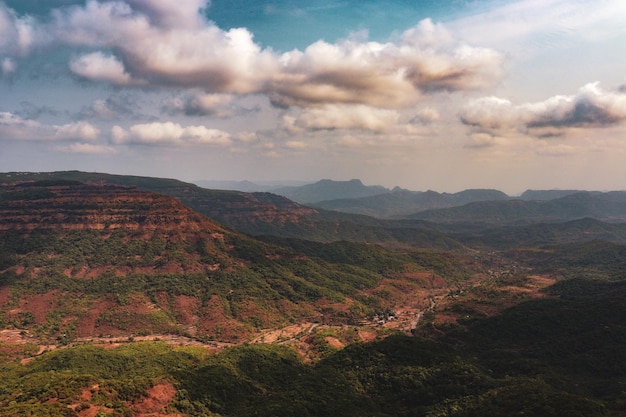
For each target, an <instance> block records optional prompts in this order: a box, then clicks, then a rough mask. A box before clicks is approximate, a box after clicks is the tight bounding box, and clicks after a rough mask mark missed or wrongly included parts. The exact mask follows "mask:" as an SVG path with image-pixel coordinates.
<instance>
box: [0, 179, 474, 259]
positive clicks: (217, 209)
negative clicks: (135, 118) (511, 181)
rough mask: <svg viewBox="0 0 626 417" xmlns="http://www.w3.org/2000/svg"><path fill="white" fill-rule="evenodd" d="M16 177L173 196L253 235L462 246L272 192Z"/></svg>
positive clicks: (413, 226) (429, 230) (427, 230)
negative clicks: (307, 205)
mask: <svg viewBox="0 0 626 417" xmlns="http://www.w3.org/2000/svg"><path fill="white" fill-rule="evenodd" d="M16 181H19V182H24V181H78V182H82V183H90V184H99V185H100V184H113V185H122V186H134V187H137V188H138V189H141V190H146V191H154V192H158V193H162V194H165V195H169V196H171V197H174V198H176V199H178V200H179V201H181V202H182V203H183V204H185V205H186V206H187V207H190V208H192V209H193V210H195V211H197V212H199V213H201V214H204V215H205V216H207V217H209V218H211V219H213V220H215V221H217V222H219V223H221V224H224V225H226V226H229V227H231V228H233V229H236V230H238V231H240V232H242V233H246V234H249V235H253V236H259V235H274V236H281V237H287V238H300V239H308V240H315V241H320V242H333V241H337V240H349V241H355V242H367V243H379V244H384V245H390V246H412V247H419V248H432V249H444V250H450V249H459V248H461V247H462V245H461V244H460V243H459V242H456V241H454V240H453V239H451V238H448V237H446V236H445V235H444V234H443V233H441V232H439V231H437V230H434V229H433V227H432V225H427V224H425V222H422V221H403V222H402V223H401V224H400V223H396V222H387V221H380V220H378V219H374V218H371V217H368V216H358V215H351V214H345V213H339V212H334V211H328V210H321V209H315V208H310V207H306V206H302V205H300V204H298V203H295V202H293V201H291V200H289V199H287V198H286V197H283V196H279V195H276V194H272V193H244V192H239V191H228V190H207V189H204V188H202V187H198V186H196V185H194V184H189V183H185V182H182V181H178V180H173V179H164V178H152V177H137V176H128V175H112V174H106V173H87V172H79V171H60V172H49V173H6V174H0V184H1V183H4V184H13V183H15V182H16Z"/></svg>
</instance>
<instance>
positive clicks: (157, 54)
mask: <svg viewBox="0 0 626 417" xmlns="http://www.w3.org/2000/svg"><path fill="white" fill-rule="evenodd" d="M206 5H207V4H206V1H202V0H185V1H182V2H181V1H173V0H158V1H148V0H128V2H127V3H122V2H119V1H108V2H97V1H95V0H88V1H87V3H86V5H85V6H81V7H71V8H65V9H61V10H59V11H57V12H56V13H55V14H54V17H55V18H54V24H53V26H52V27H53V29H52V33H54V34H55V36H56V37H57V38H58V39H59V40H60V41H61V42H64V43H66V44H69V45H72V46H76V47H90V48H97V49H101V50H102V51H105V50H106V51H113V54H114V55H112V54H111V52H108V53H106V54H105V53H104V52H102V51H97V52H92V53H89V54H87V55H84V56H82V57H80V58H78V59H75V60H74V61H72V63H71V64H70V66H71V68H72V71H74V72H75V73H76V74H78V75H80V76H82V77H84V78H86V79H90V80H93V81H105V82H110V83H113V84H116V85H128V84H130V83H131V80H143V81H145V82H146V83H147V85H148V86H152V87H163V86H172V87H184V88H197V89H200V90H202V91H204V92H205V93H209V94H215V93H224V94H253V93H264V94H267V95H268V96H270V98H271V99H272V102H273V103H274V104H275V105H278V106H282V107H287V106H302V107H308V106H315V105H319V104H322V103H348V104H350V103H352V104H367V105H373V106H384V107H395V106H403V105H407V104H410V103H412V102H414V101H415V100H417V99H419V97H420V96H422V95H424V94H431V93H433V92H437V91H442V90H443V91H457V90H466V89H475V88H482V87H484V86H486V85H490V84H491V83H493V82H494V80H496V79H497V78H498V77H499V76H500V73H501V66H502V62H503V57H502V56H501V55H500V54H499V53H497V52H495V51H493V50H489V49H485V48H477V47H472V46H468V45H466V44H463V43H460V42H458V41H456V40H454V39H453V37H452V36H451V35H450V34H449V33H448V32H447V30H446V29H445V27H444V26H443V25H441V24H435V23H433V22H432V21H430V20H424V21H422V22H420V23H419V24H418V25H417V26H416V27H414V28H412V29H410V30H408V31H406V32H405V33H403V34H402V36H400V37H398V38H397V39H396V40H394V41H390V42H386V43H380V42H369V41H367V40H364V39H362V38H359V37H352V38H349V39H346V40H343V41H340V42H337V43H327V42H324V41H318V42H315V43H313V44H312V45H310V46H309V47H308V48H306V49H305V50H304V51H299V50H293V51H290V52H287V53H284V54H282V55H277V54H276V53H274V52H273V51H272V50H271V49H262V48H261V47H260V46H259V45H258V44H256V43H255V42H254V40H253V35H252V34H251V33H250V32H249V31H248V30H247V29H245V28H233V29H229V30H222V29H220V28H218V27H217V26H215V25H214V24H213V23H211V22H208V21H205V20H203V19H202V18H201V16H200V14H199V13H198V11H199V9H200V8H202V7H206ZM178 106H179V107H182V110H183V111H196V112H202V111H206V110H207V109H210V108H211V106H210V105H208V106H207V104H206V103H202V102H197V101H196V102H195V103H190V102H185V101H184V100H183V102H182V103H179V104H178ZM174 108H176V107H174Z"/></svg>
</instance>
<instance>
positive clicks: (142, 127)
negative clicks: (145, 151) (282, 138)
mask: <svg viewBox="0 0 626 417" xmlns="http://www.w3.org/2000/svg"><path fill="white" fill-rule="evenodd" d="M111 138H112V140H113V142H114V143H117V144H140V145H154V146H158V145H183V144H200V145H217V146H228V145H230V144H231V143H232V140H231V137H230V134H229V133H227V132H224V131H222V130H218V129H209V128H207V127H205V126H186V127H183V126H181V125H180V124H178V123H173V122H155V123H143V124H135V125H132V126H130V128H128V129H124V128H122V127H120V126H114V127H113V128H112V129H111Z"/></svg>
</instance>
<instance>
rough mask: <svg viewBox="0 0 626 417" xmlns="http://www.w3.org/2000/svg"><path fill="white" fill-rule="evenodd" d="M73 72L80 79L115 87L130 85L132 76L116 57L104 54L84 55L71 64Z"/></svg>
mask: <svg viewBox="0 0 626 417" xmlns="http://www.w3.org/2000/svg"><path fill="white" fill-rule="evenodd" d="M70 69H71V70H72V72H73V73H74V74H76V75H78V76H80V77H83V78H87V79H89V80H94V81H104V82H108V83H111V84H113V85H129V84H130V83H131V77H130V75H129V74H128V73H127V72H126V71H125V69H124V64H122V63H121V62H120V61H119V60H118V59H117V58H116V57H115V56H112V55H105V54H103V53H102V52H93V53H90V54H87V55H83V56H81V57H79V58H76V59H74V60H72V61H71V62H70Z"/></svg>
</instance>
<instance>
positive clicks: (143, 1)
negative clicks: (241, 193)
mask: <svg viewBox="0 0 626 417" xmlns="http://www.w3.org/2000/svg"><path fill="white" fill-rule="evenodd" d="M625 21H626V2H623V0H598V1H588V0H542V1H539V0H509V1H504V0H501V1H494V0H452V1H430V0H428V1H400V0H392V1H384V2H383V1H374V0H366V1H359V2H356V1H330V0H320V1H316V2H304V1H300V0H274V1H255V2H251V1H244V0H213V1H212V2H209V1H207V0H110V1H109V0H107V1H105V0H100V1H97V0H89V1H77V0H46V1H43V0H5V1H2V0H0V171H3V172H6V171H49V170H65V169H79V170H86V171H103V172H110V173H119V174H133V175H150V176H160V177H173V178H179V179H182V180H188V181H193V180H201V179H213V180H225V179H234V180H242V179H247V180H251V181H255V180H257V181H267V180H281V179H285V180H286V179H294V180H311V181H315V180H318V179H321V178H333V179H337V180H345V179H351V178H361V179H362V180H363V181H364V182H365V183H368V184H381V185H385V186H389V187H392V186H396V185H399V186H401V187H404V188H409V189H413V190H426V189H434V190H438V191H459V190H462V189H466V188H498V189H501V190H503V191H505V192H508V193H510V194H515V193H519V192H521V191H523V190H525V189H527V188H535V189H537V188H587V189H599V190H608V189H626V164H624V163H623V161H624V160H625V157H626V144H625V143H624V140H625V139H626V25H624V24H623V22H625Z"/></svg>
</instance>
